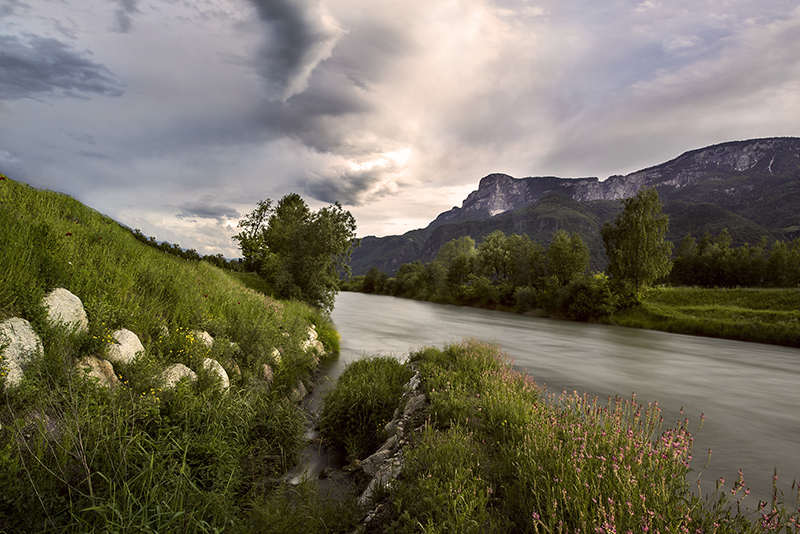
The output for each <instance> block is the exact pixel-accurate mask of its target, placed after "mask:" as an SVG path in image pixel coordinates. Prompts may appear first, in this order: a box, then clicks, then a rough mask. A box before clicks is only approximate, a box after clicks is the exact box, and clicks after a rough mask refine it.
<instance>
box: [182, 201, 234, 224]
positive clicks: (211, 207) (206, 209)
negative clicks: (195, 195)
mask: <svg viewBox="0 0 800 534" xmlns="http://www.w3.org/2000/svg"><path fill="white" fill-rule="evenodd" d="M179 207H180V209H181V213H180V214H179V215H178V217H180V218H184V219H190V218H195V217H196V218H199V219H217V220H218V221H223V220H225V219H238V218H239V217H241V215H240V214H239V212H238V211H237V210H236V209H234V208H232V207H230V206H225V205H222V204H214V203H213V202H212V201H210V200H208V199H206V200H201V201H196V202H185V203H183V204H181V205H180V206H179Z"/></svg>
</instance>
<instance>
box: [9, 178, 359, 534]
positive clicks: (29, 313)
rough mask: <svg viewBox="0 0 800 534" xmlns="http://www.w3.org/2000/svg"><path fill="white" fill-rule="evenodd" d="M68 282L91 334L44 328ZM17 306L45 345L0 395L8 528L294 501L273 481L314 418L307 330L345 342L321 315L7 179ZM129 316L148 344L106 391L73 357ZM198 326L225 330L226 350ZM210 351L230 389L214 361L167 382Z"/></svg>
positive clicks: (107, 526)
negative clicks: (305, 406) (307, 393)
mask: <svg viewBox="0 0 800 534" xmlns="http://www.w3.org/2000/svg"><path fill="white" fill-rule="evenodd" d="M55 287H63V288H66V289H68V290H69V291H71V292H72V293H74V294H75V295H77V296H78V297H79V298H81V300H82V301H83V304H84V307H85V308H86V310H87V314H88V318H89V331H88V332H87V333H84V334H69V333H67V332H65V331H64V330H63V329H58V328H53V327H50V326H49V325H48V324H47V321H46V317H45V311H44V310H43V309H42V307H41V306H40V304H39V303H40V301H41V299H42V297H43V296H44V295H45V294H46V293H47V292H48V291H49V290H51V289H53V288H55ZM9 317H22V318H24V319H27V320H29V321H30V322H31V323H32V325H33V326H34V329H35V330H36V331H37V333H38V334H39V336H40V337H41V338H42V341H43V345H44V355H43V357H42V358H41V359H40V360H38V361H36V362H35V363H34V364H32V365H31V366H30V367H29V368H28V369H27V370H26V372H25V379H24V380H23V382H22V384H21V385H20V386H18V387H16V388H8V389H6V391H5V393H4V396H3V399H2V402H1V403H0V465H2V468H1V469H0V487H2V488H3V491H2V492H0V532H3V531H4V532H47V531H51V532H92V531H104V532H219V531H222V530H224V529H227V530H237V529H238V528H239V527H237V525H246V524H247V522H248V520H249V518H250V517H251V516H252V514H253V513H254V512H253V510H257V509H260V508H262V507H263V506H266V505H267V504H265V503H271V504H270V505H271V506H273V507H276V508H278V509H280V507H281V505H280V503H281V502H282V501H283V500H285V496H284V495H283V493H282V492H279V493H278V494H276V493H275V492H274V491H273V490H274V489H275V488H276V487H278V482H276V481H278V480H280V477H281V476H282V475H283V473H284V472H285V471H286V470H287V469H288V467H290V466H291V465H292V464H293V462H294V461H295V459H296V457H297V455H298V452H299V449H300V447H301V446H302V445H303V440H302V435H303V432H304V427H305V424H304V416H303V414H302V413H301V411H300V409H299V408H298V406H297V405H296V404H295V403H292V402H289V401H288V400H287V395H288V393H289V392H290V391H291V390H292V389H293V388H294V386H295V385H296V384H297V383H298V381H299V380H307V379H308V377H309V375H310V374H311V373H312V372H313V370H314V368H315V365H316V361H315V356H314V355H313V354H312V353H310V352H306V351H304V350H303V348H302V347H301V342H302V341H303V340H304V339H305V338H306V337H307V330H308V327H309V325H310V324H315V325H316V327H317V330H318V331H319V332H320V338H321V340H322V341H323V343H324V344H325V346H326V349H328V350H337V349H338V338H337V335H336V333H335V331H334V330H333V329H332V327H331V326H330V324H329V323H328V322H326V320H325V319H324V318H323V317H322V316H321V315H320V314H319V313H318V312H317V311H315V310H313V309H311V308H309V307H307V306H305V305H301V304H297V303H286V302H278V301H275V300H273V299H271V298H268V297H266V296H265V295H263V294H261V293H259V292H257V291H254V290H252V289H248V288H247V287H246V286H245V285H243V283H242V282H241V281H240V280H239V278H237V275H234V274H233V273H230V272H227V271H223V270H220V269H219V268H216V267H214V266H212V265H210V264H208V263H205V262H198V261H189V260H185V259H181V258H177V257H175V256H172V255H169V254H164V253H163V252H161V251H158V250H156V249H154V248H152V247H149V246H147V245H145V244H143V243H141V242H140V241H138V240H137V239H136V238H135V237H134V236H133V235H132V233H131V232H130V231H129V230H128V229H126V228H124V227H122V226H121V225H119V224H118V223H116V222H114V221H113V220H111V219H109V218H108V217H105V216H103V215H101V214H100V213H98V212H96V211H94V210H92V209H89V208H87V207H86V206H83V205H82V204H80V203H79V202H77V201H75V200H74V199H72V198H70V197H67V196H65V195H61V194H58V193H53V192H50V191H41V190H37V189H34V188H31V187H29V186H27V185H25V184H22V183H19V182H16V181H13V180H11V179H9V178H7V177H5V176H2V175H0V321H1V320H5V319H7V318H9ZM122 327H124V328H127V329H130V330H132V331H133V332H134V333H136V334H137V335H138V336H139V338H140V339H141V341H142V343H143V345H144V347H145V353H144V354H143V355H142V356H140V357H139V358H137V359H136V360H135V361H134V362H133V363H131V364H128V365H121V364H120V365H116V366H115V372H116V374H117V375H118V376H119V378H120V380H121V381H122V384H123V385H122V386H121V387H118V388H116V389H115V390H108V389H105V388H100V387H97V386H94V385H93V384H92V383H90V382H88V381H86V380H85V379H84V378H82V377H81V376H80V375H79V374H78V373H76V372H75V371H74V363H75V361H76V360H77V359H79V358H81V357H83V356H86V355H97V356H103V355H104V353H105V350H106V348H107V346H108V340H109V336H110V334H111V332H113V331H114V330H116V329H118V328H122ZM194 330H205V331H207V332H209V333H210V334H211V335H212V336H214V338H215V340H216V342H215V344H214V346H213V348H210V349H209V348H206V347H205V346H203V345H201V344H199V343H198V342H196V341H195V338H194V334H193V333H192V332H193V331H194ZM275 349H280V352H281V358H280V360H278V359H277V358H276V357H275V356H274V353H273V351H274V350H275ZM205 357H212V358H214V359H216V360H218V361H219V362H220V363H221V364H222V365H223V367H224V368H225V370H226V371H227V373H228V375H229V376H230V377H231V383H232V386H231V388H230V389H229V390H228V391H227V392H225V393H222V392H221V391H219V389H218V388H217V387H216V384H215V383H214V381H213V380H211V379H210V377H208V376H207V375H203V373H202V372H199V373H198V374H199V375H200V377H199V380H198V381H197V382H196V383H195V384H188V383H184V384H181V385H179V387H178V388H177V389H175V390H169V391H166V390H164V391H162V390H161V389H160V382H159V381H158V380H157V378H156V377H157V374H158V373H159V372H160V370H162V369H163V368H164V367H165V366H166V365H168V364H171V363H175V362H180V363H184V364H186V365H188V366H189V367H192V368H194V369H197V366H196V363H197V362H198V361H199V360H201V359H202V358H205ZM264 364H268V365H270V366H271V368H272V369H273V371H274V379H273V381H272V383H271V385H269V386H267V383H266V382H264V381H263V380H260V379H259V376H260V375H261V373H262V372H263V370H262V367H263V365H264ZM0 365H2V363H1V362H0ZM1 380H2V379H0V381H1ZM2 386H3V384H2V383H0V389H4V388H3V387H2ZM321 514H322V512H320V515H321ZM337 516H342V517H345V516H346V514H339V513H338V512H337ZM276 519H277V518H276ZM242 528H244V527H242Z"/></svg>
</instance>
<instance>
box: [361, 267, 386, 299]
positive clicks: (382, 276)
mask: <svg viewBox="0 0 800 534" xmlns="http://www.w3.org/2000/svg"><path fill="white" fill-rule="evenodd" d="M388 279H389V277H388V276H387V275H386V273H384V272H383V271H380V270H378V268H377V267H372V268H370V270H369V271H367V274H366V275H364V281H363V283H362V285H361V291H362V292H364V293H383V290H384V286H385V285H386V281H387V280H388Z"/></svg>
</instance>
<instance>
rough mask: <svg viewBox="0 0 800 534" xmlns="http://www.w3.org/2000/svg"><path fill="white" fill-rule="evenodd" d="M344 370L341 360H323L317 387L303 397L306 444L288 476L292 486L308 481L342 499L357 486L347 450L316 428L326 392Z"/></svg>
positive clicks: (285, 478)
mask: <svg viewBox="0 0 800 534" xmlns="http://www.w3.org/2000/svg"><path fill="white" fill-rule="evenodd" d="M343 370H344V366H343V365H341V364H339V362H338V360H332V361H326V362H323V363H321V364H320V366H319V369H318V370H317V373H316V376H315V377H314V380H315V386H314V389H313V390H312V391H311V393H309V394H308V395H306V397H305V398H304V399H303V400H302V401H301V406H302V408H303V410H304V411H305V415H306V421H307V422H306V433H305V441H306V446H305V448H304V449H303V451H302V452H301V454H300V459H299V461H298V463H297V465H296V466H295V467H294V468H292V469H291V470H290V471H289V472H288V473H287V474H286V475H285V477H284V480H285V481H286V482H287V483H288V484H289V485H290V486H297V485H299V484H301V483H303V482H304V481H308V482H309V483H311V484H313V485H314V487H315V488H316V489H317V491H318V492H319V494H320V495H321V496H324V497H327V498H330V499H337V500H340V499H341V498H342V497H344V496H345V495H347V494H348V493H349V492H350V491H351V490H352V489H353V482H352V477H351V476H350V474H349V473H346V472H345V471H343V470H342V469H343V468H344V467H345V466H346V465H347V464H348V462H347V459H346V455H345V452H344V450H342V449H339V448H336V447H329V446H327V445H324V444H323V443H322V442H321V441H320V439H319V432H318V431H317V429H316V426H317V418H318V417H319V415H320V412H321V410H322V399H323V397H324V396H325V393H326V392H327V391H328V390H329V389H330V388H332V387H333V386H334V385H335V384H336V380H337V379H338V377H339V375H341V373H342V371H343Z"/></svg>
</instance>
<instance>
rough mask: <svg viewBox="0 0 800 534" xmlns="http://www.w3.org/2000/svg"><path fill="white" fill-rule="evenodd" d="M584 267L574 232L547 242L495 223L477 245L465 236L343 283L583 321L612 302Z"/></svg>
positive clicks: (584, 254)
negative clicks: (423, 259) (429, 256)
mask: <svg viewBox="0 0 800 534" xmlns="http://www.w3.org/2000/svg"><path fill="white" fill-rule="evenodd" d="M588 266H589V252H588V248H587V247H586V245H585V244H584V242H583V240H582V239H581V237H580V236H579V235H578V234H571V235H570V234H568V233H567V232H565V231H558V232H556V233H555V235H553V237H552V240H551V242H550V245H549V246H547V247H545V246H543V245H541V244H540V243H538V242H536V241H533V240H531V239H530V238H529V237H528V236H524V235H523V236H520V235H517V234H511V235H505V234H503V233H502V232H501V231H499V230H498V231H495V232H492V233H491V234H489V235H488V236H486V238H485V239H484V240H483V242H481V243H480V244H479V245H477V246H476V244H475V241H473V239H472V238H471V237H469V236H467V237H461V238H458V239H454V240H452V241H449V242H448V243H446V244H445V245H444V246H443V247H442V248H441V249H440V250H439V253H438V254H437V256H436V258H435V259H434V260H433V261H431V262H429V263H427V264H424V265H423V264H422V263H420V262H418V261H415V262H412V263H407V264H404V265H402V266H401V267H400V269H399V270H398V272H397V274H396V275H395V276H394V277H391V278H389V277H388V276H387V275H386V274H384V273H382V272H381V271H379V270H378V269H377V268H372V269H370V270H369V271H368V272H367V274H366V275H364V276H363V277H356V278H354V279H353V281H352V282H350V283H345V284H343V287H344V288H345V289H348V290H351V291H363V292H365V293H379V294H385V295H393V296H399V297H407V298H415V299H423V300H431V301H435V302H448V303H453V304H461V305H469V306H478V307H484V308H495V309H515V310H518V311H521V312H525V311H530V310H534V309H546V310H549V311H550V312H554V313H561V314H564V315H566V316H568V317H571V318H574V319H581V320H587V319H590V318H597V317H602V316H605V315H608V314H609V313H611V311H613V309H614V295H612V293H611V291H610V286H609V282H608V278H607V277H605V276H604V275H602V274H588V273H587V269H588Z"/></svg>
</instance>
